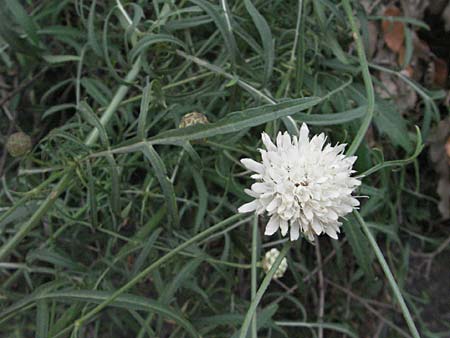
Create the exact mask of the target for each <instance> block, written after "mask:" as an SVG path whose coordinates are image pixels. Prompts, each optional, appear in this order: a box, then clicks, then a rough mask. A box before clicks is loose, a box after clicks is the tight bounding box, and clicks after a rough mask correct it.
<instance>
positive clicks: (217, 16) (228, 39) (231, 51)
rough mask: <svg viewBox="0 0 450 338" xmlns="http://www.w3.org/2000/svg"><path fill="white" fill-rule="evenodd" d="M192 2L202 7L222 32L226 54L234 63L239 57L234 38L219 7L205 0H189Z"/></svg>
mask: <svg viewBox="0 0 450 338" xmlns="http://www.w3.org/2000/svg"><path fill="white" fill-rule="evenodd" d="M190 1H191V2H192V3H194V4H196V5H197V6H199V7H200V8H201V9H203V10H204V11H205V12H206V13H207V14H208V15H209V16H210V17H211V18H212V19H213V20H214V22H215V24H216V26H217V28H218V29H219V31H220V34H222V37H223V39H224V41H225V46H226V48H227V54H228V55H230V58H231V63H232V64H236V61H237V59H238V57H239V55H238V49H237V44H236V40H235V38H234V35H233V32H232V31H231V29H230V27H229V25H228V24H227V22H226V19H225V17H224V16H223V15H222V14H221V13H220V11H219V9H218V8H217V7H216V6H214V5H212V4H211V3H209V2H207V1H205V0H190Z"/></svg>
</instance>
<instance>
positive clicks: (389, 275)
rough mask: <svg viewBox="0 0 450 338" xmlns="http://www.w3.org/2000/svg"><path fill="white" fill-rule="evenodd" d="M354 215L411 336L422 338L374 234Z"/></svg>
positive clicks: (356, 214) (357, 213)
mask: <svg viewBox="0 0 450 338" xmlns="http://www.w3.org/2000/svg"><path fill="white" fill-rule="evenodd" d="M354 215H355V217H356V219H357V220H358V222H359V224H360V225H361V227H362V230H363V231H364V233H365V234H366V236H367V238H368V239H369V243H370V245H371V246H372V249H373V251H374V252H375V256H377V259H378V262H379V263H380V265H381V268H382V269H383V272H384V274H385V276H386V278H387V280H388V282H389V285H390V286H391V288H392V292H393V293H394V296H395V298H396V299H397V302H398V303H399V304H400V308H401V310H402V313H403V317H404V318H405V320H406V323H407V324H408V327H409V330H410V331H411V334H412V335H413V337H414V338H420V335H419V332H418V331H417V328H416V325H415V324H414V321H413V319H412V316H411V313H410V312H409V310H408V307H407V305H406V303H405V300H404V299H403V296H402V293H401V291H400V289H399V287H398V284H397V282H396V281H395V278H394V276H393V275H392V272H391V269H390V268H389V265H388V264H387V262H386V260H385V258H384V256H383V253H382V252H381V249H380V247H379V246H378V244H377V242H376V240H375V238H374V237H373V235H372V233H371V232H370V230H369V227H368V226H367V224H366V222H364V220H363V218H362V217H361V215H360V214H359V212H357V211H355V212H354Z"/></svg>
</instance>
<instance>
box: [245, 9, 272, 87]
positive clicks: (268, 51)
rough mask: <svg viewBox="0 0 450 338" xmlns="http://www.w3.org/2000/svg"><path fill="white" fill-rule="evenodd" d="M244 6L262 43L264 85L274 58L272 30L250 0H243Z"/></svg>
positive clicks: (270, 74) (267, 79) (270, 72)
mask: <svg viewBox="0 0 450 338" xmlns="http://www.w3.org/2000/svg"><path fill="white" fill-rule="evenodd" d="M244 4H245V8H246V9H247V11H248V12H249V14H250V15H251V17H252V19H253V22H254V23H255V26H256V28H257V29H258V32H259V35H260V37H261V42H262V45H263V51H264V54H263V55H262V58H263V60H264V82H263V84H264V85H265V84H266V83H267V82H268V81H269V79H270V77H271V76H272V69H273V61H274V59H275V51H274V50H275V48H274V42H273V37H272V32H271V31H270V27H269V25H268V24H267V21H266V19H264V17H263V16H262V15H261V14H260V13H259V12H258V10H257V9H256V7H255V6H254V5H253V3H252V2H251V0H244Z"/></svg>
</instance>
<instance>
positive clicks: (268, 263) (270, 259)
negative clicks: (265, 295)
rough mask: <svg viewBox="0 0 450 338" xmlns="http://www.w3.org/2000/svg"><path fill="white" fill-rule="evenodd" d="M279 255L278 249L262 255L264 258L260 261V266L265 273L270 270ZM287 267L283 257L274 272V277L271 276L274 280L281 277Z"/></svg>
mask: <svg viewBox="0 0 450 338" xmlns="http://www.w3.org/2000/svg"><path fill="white" fill-rule="evenodd" d="M279 254H280V251H278V249H275V248H273V249H271V250H270V251H267V252H266V254H265V255H264V258H263V260H262V266H263V269H264V271H265V272H266V273H267V272H268V271H269V270H270V269H271V268H272V265H273V263H275V260H276V259H277V257H278V255H279ZM287 267H288V264H287V260H286V257H284V258H283V259H282V260H281V263H280V265H279V266H278V269H277V271H275V275H273V278H274V279H278V278H281V277H283V275H284V273H285V272H286V270H287Z"/></svg>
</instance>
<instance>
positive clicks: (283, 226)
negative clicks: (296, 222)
mask: <svg viewBox="0 0 450 338" xmlns="http://www.w3.org/2000/svg"><path fill="white" fill-rule="evenodd" d="M280 229H281V235H282V236H283V237H284V236H286V234H287V232H288V229H289V226H288V222H287V221H285V220H284V219H282V220H281V222H280Z"/></svg>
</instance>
